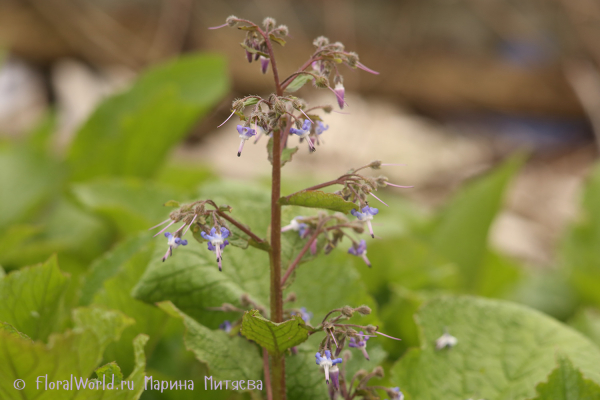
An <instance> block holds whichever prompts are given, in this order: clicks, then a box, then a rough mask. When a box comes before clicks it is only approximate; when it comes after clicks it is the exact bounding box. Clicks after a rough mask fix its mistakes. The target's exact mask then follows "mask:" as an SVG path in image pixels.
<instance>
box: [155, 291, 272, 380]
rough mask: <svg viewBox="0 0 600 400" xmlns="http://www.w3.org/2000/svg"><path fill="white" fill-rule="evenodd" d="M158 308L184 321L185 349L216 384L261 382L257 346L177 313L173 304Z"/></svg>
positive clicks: (260, 364)
mask: <svg viewBox="0 0 600 400" xmlns="http://www.w3.org/2000/svg"><path fill="white" fill-rule="evenodd" d="M158 306H159V307H160V308H161V309H163V310H164V311H165V312H167V313H168V314H169V315H171V316H173V317H177V318H180V319H182V320H183V323H184V325H185V328H186V333H185V345H186V347H187V348H188V350H191V351H192V352H193V353H194V355H195V356H196V358H197V359H198V360H200V361H201V362H203V363H205V364H206V365H207V366H208V368H209V371H210V374H211V376H213V377H214V378H217V380H219V379H234V380H241V379H243V380H248V379H251V380H258V379H261V374H262V362H261V360H260V352H259V350H258V348H257V347H256V346H255V345H254V344H252V343H250V342H248V341H247V340H246V339H243V338H242V337H240V336H238V335H235V336H233V337H232V336H229V335H228V334H227V333H225V332H224V331H222V330H216V331H213V330H211V329H208V328H207V327H205V326H204V325H202V324H199V323H198V322H196V321H195V320H194V319H192V318H190V317H189V316H187V315H186V314H185V313H183V312H181V311H179V310H177V309H176V308H175V307H174V306H173V304H172V303H170V302H164V303H160V304H159V305H158Z"/></svg>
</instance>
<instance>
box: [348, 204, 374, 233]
mask: <svg viewBox="0 0 600 400" xmlns="http://www.w3.org/2000/svg"><path fill="white" fill-rule="evenodd" d="M378 212H379V210H378V209H376V208H373V207H369V206H364V207H363V209H362V212H358V211H356V210H352V211H350V213H351V214H352V215H354V216H355V217H356V218H358V219H359V220H360V221H365V222H366V223H367V225H368V226H369V233H371V237H372V238H374V237H375V235H374V234H373V226H372V225H371V220H372V219H373V216H374V215H377V213H378Z"/></svg>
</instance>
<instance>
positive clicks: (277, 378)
mask: <svg viewBox="0 0 600 400" xmlns="http://www.w3.org/2000/svg"><path fill="white" fill-rule="evenodd" d="M258 31H259V32H260V33H261V34H262V35H263V37H264V38H265V43H266V44H267V48H268V50H269V57H270V59H271V68H272V70H273V78H274V79H275V89H276V92H277V95H278V96H282V95H283V89H282V88H281V85H280V83H279V74H278V71H277V63H276V62H275V54H274V53H273V46H272V45H271V41H270V39H269V36H268V35H267V34H265V33H264V32H263V31H262V30H261V29H260V28H258ZM285 130H286V129H284V130H283V132H282V130H281V129H277V130H274V131H273V159H272V165H273V168H272V174H271V251H270V253H269V254H270V259H271V288H270V303H271V304H270V305H271V315H270V316H271V321H273V322H283V290H282V285H281V205H280V204H279V197H280V196H281V137H282V136H283V134H284V133H285ZM271 385H272V388H273V400H285V399H286V389H285V356H283V355H272V356H271Z"/></svg>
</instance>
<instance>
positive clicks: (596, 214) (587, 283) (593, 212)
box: [558, 164, 600, 306]
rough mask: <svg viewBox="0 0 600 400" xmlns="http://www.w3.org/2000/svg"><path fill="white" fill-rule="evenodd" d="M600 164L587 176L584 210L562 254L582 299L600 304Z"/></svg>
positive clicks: (566, 271)
mask: <svg viewBox="0 0 600 400" xmlns="http://www.w3.org/2000/svg"><path fill="white" fill-rule="evenodd" d="M599 201H600V164H597V165H596V166H595V167H594V169H593V170H592V171H591V174H590V176H589V177H588V179H587V182H586V185H585V190H584V193H583V198H582V209H583V210H582V212H581V213H580V214H581V215H580V216H579V218H578V219H577V222H576V223H574V224H573V226H571V227H570V229H569V230H568V232H567V234H566V235H565V238H564V239H563V243H562V244H561V246H560V252H559V254H558V259H559V262H560V263H561V264H562V266H563V271H564V274H563V279H565V280H566V281H567V282H569V284H570V285H571V286H572V287H573V289H575V291H576V292H577V296H578V297H579V299H580V300H583V301H584V302H586V303H588V304H594V305H596V306H600V293H599V291H598V290H597V282H598V280H599V279H600V271H599V269H598V265H600V255H599V253H598V246H600V225H599V224H600V207H599V206H598V204H599V203H598V202H599Z"/></svg>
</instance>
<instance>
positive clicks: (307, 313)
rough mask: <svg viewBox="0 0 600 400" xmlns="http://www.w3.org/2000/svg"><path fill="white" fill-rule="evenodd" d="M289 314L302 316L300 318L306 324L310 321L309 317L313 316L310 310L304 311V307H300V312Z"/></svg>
mask: <svg viewBox="0 0 600 400" xmlns="http://www.w3.org/2000/svg"><path fill="white" fill-rule="evenodd" d="M291 314H292V315H296V314H298V315H300V316H301V317H302V320H303V321H304V322H306V323H307V324H308V323H309V322H310V319H311V318H312V316H313V313H311V312H310V311H306V307H300V312H299V313H297V312H292V313H291Z"/></svg>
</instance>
